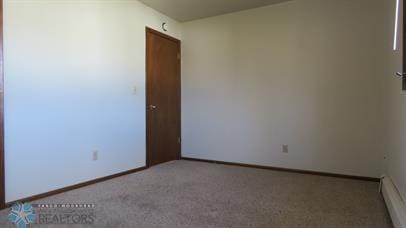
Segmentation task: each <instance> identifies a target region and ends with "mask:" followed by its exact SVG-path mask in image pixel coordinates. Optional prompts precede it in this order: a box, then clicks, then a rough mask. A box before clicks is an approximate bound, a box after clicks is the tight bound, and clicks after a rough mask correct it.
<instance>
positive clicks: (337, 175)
mask: <svg viewBox="0 0 406 228" xmlns="http://www.w3.org/2000/svg"><path fill="white" fill-rule="evenodd" d="M182 159H183V160H187V161H198V162H208V163H215V164H222V165H233V166H241V167H248V168H257V169H266V170H274V171H283V172H291V173H301V174H309V175H317V176H328V177H337V178H345V179H355V180H362V181H373V182H379V181H380V179H379V178H374V177H363V176H352V175H344V174H334V173H325V172H317V171H310V170H300V169H288V168H280V167H272V166H261V165H251V164H244V163H235V162H225V161H215V160H206V159H200V158H188V157H182Z"/></svg>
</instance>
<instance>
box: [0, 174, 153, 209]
mask: <svg viewBox="0 0 406 228" xmlns="http://www.w3.org/2000/svg"><path fill="white" fill-rule="evenodd" d="M145 169H147V167H146V166H144V167H141V168H137V169H131V170H128V171H124V172H121V173H116V174H113V175H110V176H105V177H101V178H97V179H94V180H90V181H86V182H83V183H80V184H75V185H71V186H68V187H64V188H60V189H57V190H53V191H49V192H45V193H41V194H38V195H34V196H30V197H26V198H23V199H20V200H15V201H12V202H7V203H6V205H5V208H8V207H11V206H12V205H13V204H14V203H16V202H29V201H34V200H38V199H42V198H45V197H49V196H53V195H56V194H60V193H63V192H67V191H71V190H75V189H78V188H83V187H86V186H89V185H92V184H97V183H100V182H103V181H107V180H110V179H114V178H117V177H121V176H125V175H128V174H132V173H136V172H140V171H143V170H145ZM2 209H4V208H2Z"/></svg>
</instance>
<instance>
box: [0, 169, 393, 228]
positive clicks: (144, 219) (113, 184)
mask: <svg viewBox="0 0 406 228" xmlns="http://www.w3.org/2000/svg"><path fill="white" fill-rule="evenodd" d="M35 203H94V204H95V205H96V208H95V210H94V214H95V216H96V218H95V223H94V224H93V225H90V226H87V227H106V228H107V227H114V228H116V227H129V228H135V227H141V228H144V227H188V228H189V227H323V228H324V227H340V228H345V227H377V228H384V227H391V223H390V218H389V217H388V214H387V211H386V208H385V205H384V202H383V199H382V197H381V195H380V194H379V193H378V183H374V182H367V181H356V180H348V179H340V178H332V177H321V176H313V175H304V174H295V173H287V172H278V171H268V170H261V169H253V168H243V167H234V166H226V165H216V164H208V163H200V162H190V161H175V162H170V163H166V164H163V165H160V166H156V167H153V168H150V169H148V170H146V171H142V172H139V173H135V174H131V175H128V176H124V177H120V178H117V179H114V180H110V181H107V182H103V183H99V184H96V185H92V186H89V187H85V188H81V189H78V190H74V191H71V192H67V193H63V194H59V195H56V196H53V197H49V198H45V199H42V200H39V201H37V202H35ZM8 213H9V210H3V211H1V212H0V227H16V226H15V225H14V224H11V223H10V222H8V221H7V214H8ZM28 227H86V226H77V225H75V226H74V225H65V226H61V225H49V226H44V225H38V224H33V225H29V226H28Z"/></svg>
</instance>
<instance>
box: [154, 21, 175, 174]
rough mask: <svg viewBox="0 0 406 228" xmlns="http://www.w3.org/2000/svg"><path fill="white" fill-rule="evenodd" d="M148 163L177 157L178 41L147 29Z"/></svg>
mask: <svg viewBox="0 0 406 228" xmlns="http://www.w3.org/2000/svg"><path fill="white" fill-rule="evenodd" d="M146 42H147V44H146V49H147V50H146V65H147V66H146V68H147V69H146V71H147V85H146V87H147V92H146V94H147V102H146V104H147V107H146V108H147V165H148V166H153V165H157V164H160V163H164V162H168V161H172V160H177V159H180V150H181V148H180V120H181V119H180V85H181V81H180V41H179V40H177V39H175V38H172V37H170V36H168V35H165V34H162V33H160V32H157V31H155V30H152V29H150V28H147V29H146Z"/></svg>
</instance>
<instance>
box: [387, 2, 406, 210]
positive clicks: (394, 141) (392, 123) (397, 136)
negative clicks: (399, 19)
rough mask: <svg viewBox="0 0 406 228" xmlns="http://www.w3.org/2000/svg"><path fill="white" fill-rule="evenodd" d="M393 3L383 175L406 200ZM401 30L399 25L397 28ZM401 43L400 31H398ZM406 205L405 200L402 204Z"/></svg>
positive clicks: (404, 117)
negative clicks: (389, 178)
mask: <svg viewBox="0 0 406 228" xmlns="http://www.w3.org/2000/svg"><path fill="white" fill-rule="evenodd" d="M395 6H396V1H395V0H388V1H385V7H384V9H385V33H384V34H385V55H384V56H385V58H384V60H385V74H384V79H385V80H384V82H385V83H384V85H385V90H384V91H385V110H386V119H385V120H386V124H387V129H386V130H387V131H386V133H387V134H386V135H387V139H388V141H387V142H388V145H387V149H386V152H387V155H386V156H387V159H386V162H385V163H386V164H385V166H386V170H385V173H386V174H387V175H389V176H390V177H391V179H392V181H393V182H394V184H395V185H396V186H397V188H398V190H399V191H400V192H401V195H402V197H403V199H404V200H406V165H405V164H406V141H405V135H406V91H402V90H401V86H402V82H401V79H399V78H397V77H395V76H394V73H395V72H398V71H401V69H402V51H401V50H402V46H401V42H399V46H398V49H397V50H396V51H393V34H394V22H395V8H396V7H395ZM399 29H400V30H401V26H399ZM399 34H400V36H399V41H401V34H402V31H399ZM405 202H406V201H405Z"/></svg>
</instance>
